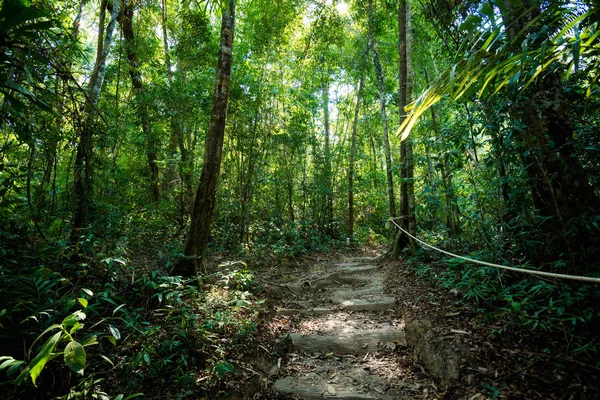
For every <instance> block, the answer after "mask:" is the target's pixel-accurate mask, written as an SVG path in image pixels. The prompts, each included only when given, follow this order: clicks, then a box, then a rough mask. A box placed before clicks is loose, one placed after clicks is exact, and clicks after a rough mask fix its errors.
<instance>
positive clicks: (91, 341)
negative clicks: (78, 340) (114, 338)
mask: <svg viewBox="0 0 600 400" xmlns="http://www.w3.org/2000/svg"><path fill="white" fill-rule="evenodd" d="M95 344H98V337H97V336H96V335H94V336H90V337H89V338H87V339H85V340H84V341H83V347H88V346H93V345H95Z"/></svg>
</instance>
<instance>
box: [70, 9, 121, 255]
mask: <svg viewBox="0 0 600 400" xmlns="http://www.w3.org/2000/svg"><path fill="white" fill-rule="evenodd" d="M106 6H107V1H106V0H104V1H102V3H101V5H100V23H99V25H98V49H97V54H96V63H95V65H94V69H93V71H92V76H91V77H90V80H89V82H88V93H87V95H86V101H85V106H84V111H83V121H82V123H81V133H80V136H79V142H78V144H77V154H76V156H75V168H74V171H73V185H74V188H75V191H74V192H75V213H74V216H73V231H72V233H71V243H74V244H75V243H77V241H78V240H79V235H80V233H81V229H83V228H85V225H86V224H87V223H88V218H89V213H90V206H91V204H92V201H93V185H92V175H93V172H92V162H93V158H92V157H93V153H94V144H93V136H94V129H95V126H94V125H95V122H96V118H97V111H98V100H99V98H100V92H101V90H102V86H103V84H104V75H105V73H106V58H107V57H108V52H109V51H110V46H111V44H112V38H113V33H114V29H115V25H116V23H117V16H118V14H119V0H114V1H113V3H112V7H111V14H110V20H109V21H108V25H107V27H106V35H104V19H105V15H106Z"/></svg>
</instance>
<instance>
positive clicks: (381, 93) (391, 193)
mask: <svg viewBox="0 0 600 400" xmlns="http://www.w3.org/2000/svg"><path fill="white" fill-rule="evenodd" d="M374 23H375V21H374V16H373V1H372V0H369V49H370V50H371V54H372V57H373V66H374V67H375V75H376V77H377V88H378V90H379V107H380V109H381V123H382V124H383V151H384V152H385V167H386V171H387V184H388V199H389V204H390V217H395V216H396V199H395V196H394V178H393V176H392V156H391V151H390V140H389V136H388V125H387V111H386V104H385V87H384V84H383V70H382V67H381V62H380V61H379V53H378V52H377V49H376V48H375V41H374V39H373V28H374V27H373V24H374Z"/></svg>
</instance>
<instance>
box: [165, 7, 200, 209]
mask: <svg viewBox="0 0 600 400" xmlns="http://www.w3.org/2000/svg"><path fill="white" fill-rule="evenodd" d="M161 22H162V23H161V25H162V39H163V52H164V54H165V67H166V70H167V80H168V82H169V91H170V92H171V93H173V71H172V66H171V56H170V54H169V35H168V32H167V1H166V0H161ZM180 68H181V67H180ZM171 107H173V108H176V105H175V104H172V105H171ZM169 123H170V126H171V136H170V138H169V156H173V154H175V152H176V151H177V150H179V155H180V157H181V163H180V165H179V175H180V178H181V180H182V183H183V191H184V194H183V199H184V205H183V207H182V209H183V210H184V211H185V210H189V203H191V199H192V194H193V187H192V173H193V167H192V163H191V156H190V150H189V149H188V148H187V146H186V144H185V137H184V133H183V127H182V124H181V121H180V115H179V113H176V112H174V113H172V114H171V118H170V120H169ZM173 175H174V173H173V172H172V167H171V171H167V176H169V177H173ZM169 180H172V178H171V179H169Z"/></svg>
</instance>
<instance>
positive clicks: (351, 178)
mask: <svg viewBox="0 0 600 400" xmlns="http://www.w3.org/2000/svg"><path fill="white" fill-rule="evenodd" d="M364 84H365V78H364V75H363V74H362V73H361V75H360V82H359V83H358V93H357V94H356V107H355V108H354V120H353V121H352V144H351V146H350V166H349V167H348V238H349V240H350V241H352V238H353V237H354V158H355V156H356V132H357V130H358V115H359V112H360V99H361V97H362V92H363V86H364Z"/></svg>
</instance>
